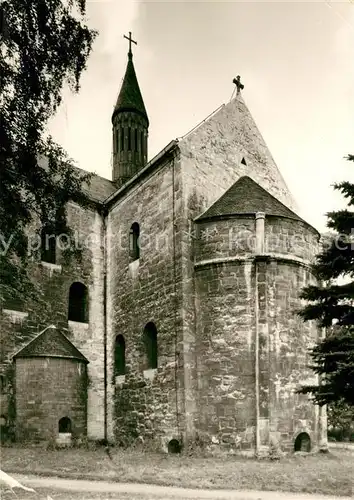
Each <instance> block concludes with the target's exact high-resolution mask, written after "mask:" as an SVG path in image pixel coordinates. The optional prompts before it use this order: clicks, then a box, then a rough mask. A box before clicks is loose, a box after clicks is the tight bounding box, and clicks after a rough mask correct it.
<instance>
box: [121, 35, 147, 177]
mask: <svg viewBox="0 0 354 500" xmlns="http://www.w3.org/2000/svg"><path fill="white" fill-rule="evenodd" d="M125 38H127V40H129V52H128V64H127V69H126V71H125V75H124V80H123V83H122V87H121V89H120V92H119V95H118V99H117V102H116V105H115V108H114V111H113V115H112V125H113V181H114V182H115V184H116V185H117V186H118V187H120V186H122V185H123V184H124V183H125V182H127V181H128V180H129V179H131V178H132V177H133V176H134V175H135V174H136V173H137V172H138V170H140V169H141V168H142V167H143V166H144V165H145V164H146V163H147V153H148V152H147V148H148V146H147V143H148V128H149V119H148V116H147V113H146V109H145V105H144V101H143V98H142V96H141V92H140V88H139V84H138V80H137V77H136V74H135V69H134V64H133V54H132V51H131V44H132V42H133V43H135V44H136V42H135V41H134V40H132V38H131V32H129V37H126V36H125Z"/></svg>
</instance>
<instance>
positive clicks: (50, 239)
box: [41, 227, 57, 264]
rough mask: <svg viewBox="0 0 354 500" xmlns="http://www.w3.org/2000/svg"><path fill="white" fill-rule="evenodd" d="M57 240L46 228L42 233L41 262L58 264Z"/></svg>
mask: <svg viewBox="0 0 354 500" xmlns="http://www.w3.org/2000/svg"><path fill="white" fill-rule="evenodd" d="M56 248H57V238H56V236H55V234H50V233H49V232H48V231H47V230H46V228H45V227H44V228H43V229H42V233H41V260H42V261H43V262H48V263H50V264H55V263H56Z"/></svg>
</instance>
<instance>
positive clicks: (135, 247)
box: [129, 222, 140, 262]
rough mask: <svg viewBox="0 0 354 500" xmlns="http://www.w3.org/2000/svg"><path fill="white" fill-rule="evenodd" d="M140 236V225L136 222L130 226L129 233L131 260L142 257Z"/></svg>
mask: <svg viewBox="0 0 354 500" xmlns="http://www.w3.org/2000/svg"><path fill="white" fill-rule="evenodd" d="M139 236H140V227H139V224H138V223H137V222H134V224H132V226H131V228H130V233H129V257H130V262H133V261H134V260H137V259H139V257H140V247H139Z"/></svg>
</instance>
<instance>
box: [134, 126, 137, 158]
mask: <svg viewBox="0 0 354 500" xmlns="http://www.w3.org/2000/svg"><path fill="white" fill-rule="evenodd" d="M134 143H135V152H136V153H137V152H138V129H137V128H136V129H135V130H134Z"/></svg>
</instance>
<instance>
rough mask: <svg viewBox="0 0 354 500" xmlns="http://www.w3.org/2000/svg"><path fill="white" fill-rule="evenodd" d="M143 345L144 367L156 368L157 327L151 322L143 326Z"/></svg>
mask: <svg viewBox="0 0 354 500" xmlns="http://www.w3.org/2000/svg"><path fill="white" fill-rule="evenodd" d="M144 346H145V366H146V368H147V369H150V368H157V329H156V326H155V324H154V323H152V322H150V323H148V324H147V325H146V326H145V328H144Z"/></svg>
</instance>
